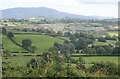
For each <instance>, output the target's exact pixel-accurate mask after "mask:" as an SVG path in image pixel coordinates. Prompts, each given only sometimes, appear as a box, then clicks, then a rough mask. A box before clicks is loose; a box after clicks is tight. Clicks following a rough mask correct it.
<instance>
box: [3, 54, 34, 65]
mask: <svg viewBox="0 0 120 79" xmlns="http://www.w3.org/2000/svg"><path fill="white" fill-rule="evenodd" d="M5 58H7V59H5ZM32 58H36V57H35V56H16V57H3V58H2V62H6V63H8V62H10V65H11V66H26V65H27V63H28V62H29V61H30V60H31V59H32Z"/></svg>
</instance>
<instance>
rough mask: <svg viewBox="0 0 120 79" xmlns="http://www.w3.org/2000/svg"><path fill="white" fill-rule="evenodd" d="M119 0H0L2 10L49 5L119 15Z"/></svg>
mask: <svg viewBox="0 0 120 79" xmlns="http://www.w3.org/2000/svg"><path fill="white" fill-rule="evenodd" d="M118 2H119V0H0V10H2V9H7V8H14V7H48V8H53V9H56V10H58V11H62V12H67V13H72V14H80V15H86V16H89V15H90V16H91V15H92V16H110V17H117V16H118Z"/></svg>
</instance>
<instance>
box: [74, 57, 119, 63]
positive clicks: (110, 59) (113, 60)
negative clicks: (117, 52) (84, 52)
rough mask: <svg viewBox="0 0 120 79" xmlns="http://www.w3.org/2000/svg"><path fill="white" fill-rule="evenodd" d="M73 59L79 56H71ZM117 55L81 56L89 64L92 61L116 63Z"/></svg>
mask: <svg viewBox="0 0 120 79" xmlns="http://www.w3.org/2000/svg"><path fill="white" fill-rule="evenodd" d="M72 58H73V59H78V58H79V57H72ZM118 58H119V57H117V56H95V57H83V60H84V61H85V63H86V64H90V63H93V62H111V63H115V64H118Z"/></svg>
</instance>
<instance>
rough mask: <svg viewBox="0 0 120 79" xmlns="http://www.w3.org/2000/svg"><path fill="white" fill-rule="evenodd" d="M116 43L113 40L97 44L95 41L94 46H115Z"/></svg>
mask: <svg viewBox="0 0 120 79" xmlns="http://www.w3.org/2000/svg"><path fill="white" fill-rule="evenodd" d="M116 42H117V41H113V40H107V41H106V42H98V41H95V42H94V45H99V46H103V45H109V44H115V43H116Z"/></svg>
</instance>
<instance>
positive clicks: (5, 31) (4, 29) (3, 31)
mask: <svg viewBox="0 0 120 79" xmlns="http://www.w3.org/2000/svg"><path fill="white" fill-rule="evenodd" d="M2 34H3V35H6V34H7V29H6V28H4V27H3V28H2Z"/></svg>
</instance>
